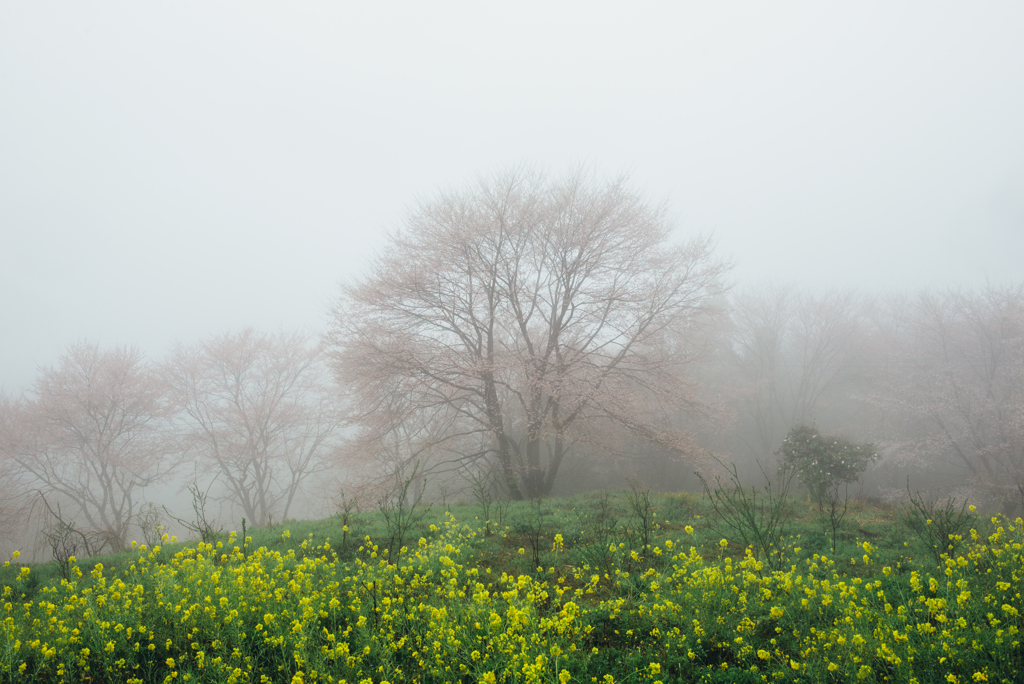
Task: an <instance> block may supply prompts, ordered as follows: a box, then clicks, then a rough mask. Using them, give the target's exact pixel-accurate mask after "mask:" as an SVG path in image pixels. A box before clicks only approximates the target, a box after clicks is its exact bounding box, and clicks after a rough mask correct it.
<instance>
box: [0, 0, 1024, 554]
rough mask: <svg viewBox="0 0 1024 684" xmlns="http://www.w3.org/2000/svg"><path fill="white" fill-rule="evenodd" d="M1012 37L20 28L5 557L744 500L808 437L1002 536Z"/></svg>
mask: <svg viewBox="0 0 1024 684" xmlns="http://www.w3.org/2000/svg"><path fill="white" fill-rule="evenodd" d="M1022 24H1024V7H1022V6H1021V5H1020V4H1019V3H985V4H984V5H971V6H966V5H964V6H957V7H938V6H935V5H934V4H932V3H927V4H926V3H910V4H904V5H900V6H899V7H893V6H892V5H891V4H887V3H858V4H857V5H856V6H840V5H836V6H818V5H807V6H800V5H790V6H786V7H774V6H762V5H755V4H749V5H747V6H743V5H740V6H729V7H725V6H722V7H718V6H706V7H692V6H680V7H672V8H666V7H659V6H654V5H652V6H628V7H627V6H618V5H602V4H600V3H598V4H594V3H588V4H585V5H578V6H574V5H571V4H570V5H561V6H558V7H551V6H548V5H540V4H536V5H531V4H530V3H526V4H523V3H519V4H517V5H516V6H515V7H514V8H507V7H481V6H478V5H474V4H466V5H463V6H458V5H455V6H447V7H444V8H437V7H417V6H409V7H387V6H383V5H382V6H372V7H360V8H353V7H350V6H339V5H336V4H329V3H312V4H307V5H305V6H303V7H302V8H301V9H299V8H294V7H286V6H279V5H273V4H264V3H246V4H245V5H244V6H243V5H234V4H220V3H213V4H210V3H207V4H204V5H202V6H199V5H188V4H176V5H174V6H155V5H154V6H148V5H147V6H141V5H140V6H132V7H124V6H107V7H104V6H90V7H77V6H75V7H68V6H63V5H52V6H51V5H49V4H48V3H45V2H38V3H32V4H30V5H13V4H8V5H5V6H3V8H0V93H2V96H0V187H2V188H3V190H2V191H0V311H2V313H3V328H2V331H3V333H4V334H2V335H0V395H2V398H0V420H2V430H3V432H2V435H0V438H2V443H0V458H2V459H3V468H2V469H0V489H2V494H3V496H2V497H0V501H2V503H0V509H2V510H0V514H2V520H0V537H2V538H4V539H5V543H9V544H16V545H18V546H22V547H24V548H26V549H27V548H28V547H29V546H30V545H31V544H35V546H36V547H37V548H38V549H41V551H39V552H40V553H42V552H43V551H44V550H45V549H44V547H45V544H44V543H43V537H41V536H39V535H38V534H37V532H39V531H41V530H52V529H54V527H53V526H54V524H55V522H56V521H58V520H61V519H63V520H65V522H67V523H69V524H70V523H71V522H74V525H75V528H74V529H75V530H77V532H76V534H78V533H80V534H79V536H78V539H79V541H80V543H81V544H83V545H86V546H88V548H89V550H90V551H98V550H101V549H115V548H120V547H122V546H123V545H124V544H126V543H129V542H130V541H131V540H132V539H136V538H139V537H140V535H144V534H152V533H153V530H155V528H156V525H158V524H164V525H165V526H167V528H168V529H173V530H175V531H177V532H180V533H182V534H188V533H189V530H188V529H187V528H186V527H183V523H181V522H176V521H175V519H180V520H181V521H185V522H189V521H192V520H193V519H194V517H193V511H192V502H191V500H190V494H189V492H188V490H187V487H188V486H189V485H192V487H193V491H194V492H199V493H202V494H203V496H206V497H207V500H208V506H209V516H210V520H211V521H213V523H215V524H217V525H220V524H223V525H229V526H232V527H238V526H239V522H240V520H241V518H243V517H244V518H246V520H247V524H249V525H256V524H263V523H269V522H272V521H277V520H280V519H281V518H283V517H296V516H320V515H326V514H328V513H330V512H331V511H333V510H334V508H335V507H336V505H337V498H338V497H340V495H341V494H342V492H344V493H345V494H346V496H349V497H356V498H359V499H360V501H361V504H360V505H362V506H372V505H374V502H375V501H378V500H380V498H381V497H386V496H389V495H390V493H392V491H393V488H394V487H396V486H398V485H401V484H402V483H403V482H404V481H405V479H406V478H408V477H410V474H411V473H412V472H414V471H415V473H416V481H417V486H421V487H422V486H425V487H426V489H425V492H426V494H425V495H426V496H427V497H428V498H431V497H433V498H447V497H449V496H469V493H468V492H469V485H468V484H467V483H468V482H469V481H470V480H471V479H472V478H474V477H484V476H486V477H489V478H494V481H495V482H499V481H500V484H501V487H502V488H503V491H504V492H505V493H506V494H508V495H510V496H513V497H516V496H523V497H530V496H541V495H549V494H558V493H564V492H569V491H575V490H578V489H589V488H599V487H619V486H622V485H623V484H624V483H625V482H626V481H627V480H629V479H631V478H639V479H640V480H642V481H645V482H648V483H651V484H654V485H656V486H658V487H660V488H664V489H689V490H693V491H696V490H697V489H698V488H699V487H700V482H699V480H698V479H697V477H696V476H695V475H694V471H695V470H698V471H700V472H702V473H704V474H705V475H708V474H712V475H713V474H714V473H716V472H717V473H721V472H723V471H722V470H721V469H722V467H723V465H722V464H729V463H735V464H736V466H737V468H738V472H739V473H740V475H741V476H742V478H743V479H744V481H747V482H751V483H754V482H758V481H760V480H762V479H763V478H764V477H766V476H767V477H775V475H776V473H777V471H776V467H777V455H776V453H777V451H778V449H779V448H780V446H781V445H782V442H783V439H784V438H785V436H786V435H787V434H789V433H790V431H791V430H793V429H794V428H795V427H799V426H806V427H809V428H814V429H816V430H818V431H819V433H820V434H821V435H823V436H827V437H834V438H836V440H838V439H839V438H844V439H847V440H850V444H851V447H850V448H851V449H853V448H854V447H857V448H860V447H864V449H865V451H864V453H867V452H868V451H872V450H869V449H867V447H866V446H864V445H870V446H871V447H872V448H873V451H872V454H874V453H875V452H877V456H878V457H877V458H872V459H870V461H871V462H870V467H868V468H867V470H865V471H864V473H863V474H862V475H860V476H859V478H858V479H857V480H856V482H854V483H853V484H851V485H850V487H851V491H852V492H853V493H854V495H856V496H863V497H868V496H870V497H881V498H888V499H897V498H899V496H901V493H902V494H905V493H906V491H905V490H906V487H907V476H908V475H909V476H910V478H911V483H912V486H915V487H919V488H921V489H922V490H928V491H929V492H931V495H934V496H938V497H942V496H947V495H955V496H959V497H961V498H963V497H968V498H970V499H971V500H974V501H978V502H979V503H983V504H984V505H986V506H987V507H989V508H992V509H1000V508H1001V509H1004V510H1011V509H1013V508H1014V507H1019V506H1020V505H1021V501H1020V489H1019V488H1020V487H1021V486H1022V484H1024V479H1022V478H1024V464H1022V462H1021V459H1022V458H1024V442H1022V437H1021V434H1022V430H1024V428H1022V427H1021V426H1022V424H1024V416H1022V394H1024V391H1022V389H1021V383H1022V370H1021V366H1022V363H1024V361H1022V351H1021V308H1022V304H1021V285H1020V283H1021V270H1020V265H1019V261H1020V259H1019V255H1020V254H1022V253H1024V127H1021V126H1020V125H1019V122H1020V121H1022V120H1024V44H1022V42H1021V41H1020V40H1019V36H1018V33H1019V30H1018V27H1019V26H1021V25H1022ZM616 174H621V175H616ZM627 176H628V178H627ZM502 182H504V183H505V185H502ZM527 276H528V277H527ZM339 281H340V282H341V283H342V292H341V294H339V288H338V284H339ZM488 374H490V375H488ZM467 478H468V479H467ZM165 506H166V509H165ZM19 533H23V535H22V536H23V537H24V538H18V534H19Z"/></svg>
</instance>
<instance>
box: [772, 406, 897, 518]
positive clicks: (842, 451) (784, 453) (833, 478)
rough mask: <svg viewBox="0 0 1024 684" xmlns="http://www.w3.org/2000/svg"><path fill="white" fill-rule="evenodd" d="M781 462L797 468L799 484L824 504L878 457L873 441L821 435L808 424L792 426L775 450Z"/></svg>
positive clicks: (854, 480) (820, 503) (785, 465)
mask: <svg viewBox="0 0 1024 684" xmlns="http://www.w3.org/2000/svg"><path fill="white" fill-rule="evenodd" d="M775 453H776V455H777V456H779V458H780V459H781V460H782V465H783V466H784V467H787V468H793V469H795V470H796V473H797V477H798V478H799V480H800V484H802V485H803V486H804V487H806V488H807V491H809V492H810V493H811V497H812V498H813V499H814V501H815V503H817V504H818V505H819V506H822V505H823V504H825V503H826V502H827V501H828V497H829V493H830V492H835V491H837V490H838V487H839V485H841V484H844V483H847V482H856V481H857V479H858V478H860V474H861V473H863V472H864V471H865V470H867V468H868V466H870V465H871V464H872V463H874V462H875V461H876V460H878V453H877V451H876V450H875V446H874V445H873V444H869V443H864V444H854V443H853V442H851V441H850V440H848V439H845V438H843V437H837V436H828V435H822V434H821V433H820V432H818V431H817V430H816V429H815V428H813V427H810V426H808V425H797V426H796V427H794V428H792V429H790V431H789V434H787V435H786V438H785V439H783V440H782V446H781V447H779V450H778V451H776V452H775Z"/></svg>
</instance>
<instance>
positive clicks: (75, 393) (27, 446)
mask: <svg viewBox="0 0 1024 684" xmlns="http://www.w3.org/2000/svg"><path fill="white" fill-rule="evenodd" d="M2 413H3V414H4V416H5V417H4V419H3V420H2V423H3V431H2V435H0V439H2V444H0V452H2V453H3V454H4V456H5V457H6V464H5V467H10V468H12V470H11V471H10V472H11V473H12V475H13V476H15V477H17V478H18V479H19V484H20V486H21V487H23V488H24V489H23V491H25V492H32V493H34V494H36V495H38V496H41V497H43V499H44V502H45V503H46V504H47V507H48V508H53V507H54V506H56V505H58V504H60V505H62V506H63V510H65V511H66V512H67V516H68V520H77V521H78V522H79V523H80V525H79V526H78V529H79V530H80V531H81V532H82V533H83V534H90V535H92V536H93V537H94V538H98V539H99V544H97V545H96V548H95V549H94V550H95V551H97V552H99V551H102V550H103V549H105V548H106V549H110V550H113V551H119V550H121V549H122V548H124V546H125V543H126V541H127V540H128V534H129V528H130V526H131V524H132V523H133V518H134V517H135V515H136V514H137V513H138V510H139V506H140V504H141V503H142V502H141V501H140V500H139V495H140V493H141V491H142V490H143V489H144V488H145V487H147V486H149V485H151V484H154V483H156V482H159V481H162V480H164V479H165V478H167V477H168V476H169V475H170V472H171V470H172V469H173V467H174V466H175V465H176V464H177V459H176V457H175V448H174V444H173V443H172V442H171V440H170V439H169V438H168V432H167V427H168V423H167V417H168V415H169V413H170V411H169V409H168V406H167V404H166V402H165V400H164V394H163V387H162V385H161V382H160V379H159V377H158V376H157V375H156V374H155V373H154V372H153V371H152V369H151V368H150V367H149V366H148V365H147V364H146V363H145V362H144V361H143V358H142V354H141V353H140V352H138V351H137V350H135V349H130V348H122V349H114V350H109V351H102V350H100V348H99V347H98V346H97V345H92V344H87V343H82V344H78V345H75V346H72V347H70V348H69V349H68V350H67V352H66V353H65V354H64V355H63V356H62V357H61V358H60V360H59V361H58V363H57V365H56V366H54V367H52V368H46V369H43V370H42V371H41V373H40V375H39V378H38V379H37V381H36V383H35V387H34V389H33V391H32V392H31V393H30V394H29V396H27V397H23V398H22V399H20V400H17V401H10V400H8V401H6V402H5V404H4V406H3V407H2Z"/></svg>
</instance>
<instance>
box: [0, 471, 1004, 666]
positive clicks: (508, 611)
mask: <svg viewBox="0 0 1024 684" xmlns="http://www.w3.org/2000/svg"><path fill="white" fill-rule="evenodd" d="M730 501H733V502H735V501H736V500H735V499H731V500H730ZM720 503H721V502H720ZM741 503H742V502H741ZM761 503H764V502H758V504H761ZM720 508H721V506H720ZM785 508H786V509H787V510H788V515H787V516H786V518H785V519H786V520H787V521H788V522H787V524H786V526H785V527H784V528H783V529H781V530H779V529H776V530H774V532H775V534H774V536H773V535H772V534H771V532H772V530H765V528H766V527H769V526H770V525H769V521H768V520H767V516H768V514H769V513H770V512H771V510H770V509H769V508H764V507H760V506H754V507H747V508H746V509H744V508H743V507H742V505H741V506H740V508H739V510H737V511H735V513H736V515H735V516H733V517H732V518H730V517H728V516H725V517H723V516H721V515H716V514H715V511H714V509H713V508H712V506H711V500H710V499H709V498H708V497H698V496H693V495H688V494H679V495H660V494H647V493H646V492H642V491H633V492H623V493H603V492H598V493H592V494H588V495H585V496H579V497H573V498H569V499H552V500H547V501H544V502H541V503H539V504H537V503H531V502H519V503H512V504H501V505H499V504H497V503H495V504H492V505H491V507H490V510H489V511H487V516H486V519H485V516H484V512H483V509H482V508H481V507H480V506H477V505H468V504H460V505H454V506H450V507H438V506H434V507H432V508H428V509H417V510H416V511H413V512H412V514H411V516H410V512H409V511H394V510H393V511H390V519H391V520H390V524H389V521H388V520H387V519H386V518H385V516H384V515H382V514H381V512H379V511H374V512H364V513H352V514H351V515H350V516H349V519H348V520H347V521H345V520H342V519H341V518H340V517H337V518H330V519H327V520H321V521H302V522H292V523H290V524H287V525H283V526H276V527H272V528H265V529H257V530H250V531H249V532H248V535H249V536H248V538H247V539H246V540H243V539H242V538H241V535H240V534H235V533H231V534H230V535H228V534H224V535H221V536H219V537H218V538H217V539H215V540H211V543H208V544H207V543H200V542H189V543H171V542H170V540H168V541H167V543H165V544H163V545H162V546H159V547H156V548H153V549H146V548H139V549H137V550H133V551H131V552H128V553H123V554H119V555H115V556H105V557H102V558H94V559H89V560H88V561H85V560H81V561H76V562H73V563H71V564H70V565H69V566H68V567H67V569H66V575H67V577H63V576H62V572H61V568H60V567H59V566H58V565H57V564H55V563H49V564H45V565H38V566H36V565H33V566H18V565H17V563H16V562H14V563H12V564H10V565H9V566H7V567H5V568H3V569H2V571H0V572H2V575H0V579H2V582H3V585H4V593H5V603H4V611H5V612H4V616H3V617H4V622H3V630H2V634H0V680H2V681H47V682H48V681H66V682H78V681H94V682H108V681H111V682H112V681H118V682H175V681H180V682H186V681H187V682H265V681H274V682H278V681H280V682H312V681H319V682H338V681H348V682H367V681H370V682H375V683H376V682H381V681H388V682H399V681H422V682H445V681H450V682H456V681H457V682H499V681H501V682H552V683H554V682H602V683H604V682H612V681H618V682H627V681H628V682H652V683H653V682H658V681H662V682H670V681H714V682H746V681H751V682H761V681H785V682H791V681H792V682H797V681H802V682H829V681H836V682H846V681H868V682H873V681H877V682H883V681H894V682H895V681H900V682H911V681H919V682H922V683H924V682H936V681H956V682H972V681H994V682H995V681H1007V682H1010V681H1020V679H1021V677H1022V674H1024V657H1022V656H1021V649H1020V643H1019V641H1020V634H1019V630H1020V629H1021V627H1022V625H1021V616H1020V611H1021V610H1024V608H1022V606H1021V590H1022V589H1021V578H1022V576H1024V558H1022V550H1024V545H1022V541H1024V534H1022V523H1021V521H1020V520H1017V521H1012V522H1011V521H1007V520H1001V519H998V518H991V519H990V518H980V517H977V516H975V515H973V514H971V513H969V512H966V511H964V512H963V514H962V516H960V517H957V513H958V512H957V511H952V515H950V511H948V510H947V511H943V510H936V511H932V512H931V514H932V515H933V516H934V518H935V519H934V520H931V521H930V522H929V520H930V519H929V518H926V517H921V519H920V520H919V523H920V524H919V525H918V526H917V531H914V530H913V529H912V528H911V526H908V524H906V521H905V520H904V519H903V516H902V515H901V514H900V511H896V510H890V509H884V508H878V507H873V506H868V505H864V504H859V503H854V502H851V503H850V508H849V511H848V513H847V515H846V517H845V519H844V520H843V521H842V523H841V524H840V525H839V526H838V527H837V528H835V529H833V526H832V525H824V526H823V525H822V521H821V516H820V512H819V511H818V510H817V509H816V508H815V507H812V506H810V505H808V504H806V503H805V502H802V501H787V502H786V507H785ZM744 513H746V514H748V515H749V516H750V518H749V521H750V522H752V523H753V525H747V526H746V527H744V525H743V519H744V518H743V514H744ZM410 518H411V519H410ZM396 521H399V522H401V523H402V524H400V525H399V524H396ZM346 522H347V525H346V524H345V523H346ZM957 523H960V524H962V529H959V530H955V531H957V532H960V534H958V535H956V534H954V537H953V538H952V539H949V540H947V542H948V544H950V545H952V549H948V550H947V553H945V554H942V549H938V548H935V547H936V543H935V538H934V536H935V535H934V534H933V532H934V531H935V530H936V529H938V528H941V527H942V526H943V525H946V524H957ZM406 524H407V527H408V529H398V528H401V527H405V526H406ZM758 528H760V533H761V534H760V536H759V535H758ZM833 531H834V532H835V539H834V540H833ZM766 532H767V533H766ZM744 535H745V536H746V537H747V540H748V541H752V542H754V545H753V546H752V547H751V548H744V544H743V543H741V539H742V538H743V536H744ZM929 535H931V538H930V537H929ZM758 540H760V541H761V543H760V544H759V543H758ZM766 540H767V541H766ZM833 541H835V544H836V551H835V553H833V551H832V544H833Z"/></svg>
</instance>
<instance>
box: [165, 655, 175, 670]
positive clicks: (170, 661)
mask: <svg viewBox="0 0 1024 684" xmlns="http://www.w3.org/2000/svg"><path fill="white" fill-rule="evenodd" d="M165 662H166V663H167V667H169V668H172V669H173V668H174V658H168V659H167V660H166V661H165Z"/></svg>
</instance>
